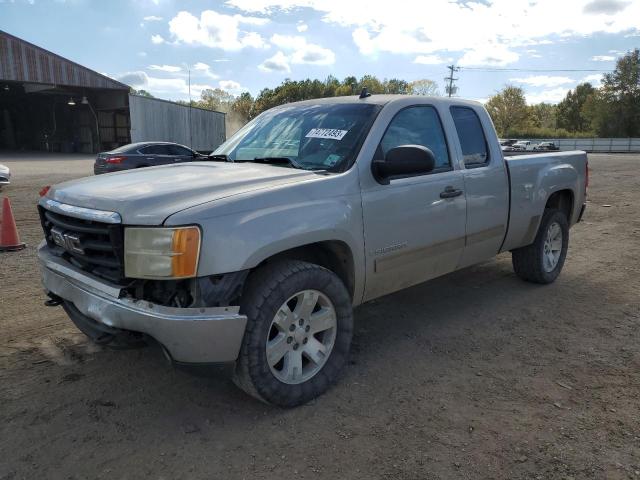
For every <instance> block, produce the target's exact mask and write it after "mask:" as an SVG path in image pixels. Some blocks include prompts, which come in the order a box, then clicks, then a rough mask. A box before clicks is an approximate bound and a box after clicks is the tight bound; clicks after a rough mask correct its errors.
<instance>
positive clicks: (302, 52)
mask: <svg viewBox="0 0 640 480" xmlns="http://www.w3.org/2000/svg"><path fill="white" fill-rule="evenodd" d="M270 40H271V43H273V44H274V45H276V46H278V47H280V48H282V49H283V50H287V51H289V52H290V55H289V62H290V63H295V64H312V65H332V64H333V63H334V62H335V61H336V56H335V54H334V53H333V52H332V51H331V50H329V49H328V48H324V47H321V46H320V45H316V44H314V43H307V40H306V38H304V37H303V36H300V35H295V36H294V35H280V34H277V33H276V34H275V35H273V36H272V37H271V39H270Z"/></svg>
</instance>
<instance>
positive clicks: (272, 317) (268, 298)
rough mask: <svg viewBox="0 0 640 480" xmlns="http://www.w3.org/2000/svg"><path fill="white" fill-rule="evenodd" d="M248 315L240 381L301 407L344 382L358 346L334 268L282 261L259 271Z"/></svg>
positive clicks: (265, 397) (275, 400) (247, 301)
mask: <svg viewBox="0 0 640 480" xmlns="http://www.w3.org/2000/svg"><path fill="white" fill-rule="evenodd" d="M241 312H242V313H244V314H245V315H247V317H248V323H247V329H246V332H245V336H244V339H243V342H242V347H241V350H240V356H239V358H238V361H237V363H236V370H235V376H234V380H235V382H236V384H237V385H238V386H239V387H240V388H242V389H243V390H244V391H246V392H247V393H249V394H250V395H252V396H254V397H256V398H258V399H259V400H262V401H264V402H267V403H271V404H274V405H278V406H283V407H293V406H296V405H301V404H303V403H306V402H308V401H309V400H311V399H313V398H315V397H317V396H319V395H321V394H322V393H324V392H325V391H326V390H327V389H328V388H329V387H330V386H331V385H332V384H333V383H334V382H335V381H336V380H337V378H338V375H339V373H340V370H341V369H342V367H343V366H344V364H345V362H346V360H347V356H348V353H349V348H350V344H351V335H352V331H353V317H352V308H351V298H350V296H349V293H348V292H347V289H346V288H345V286H344V284H343V283H342V281H341V280H340V278H338V277H337V276H336V275H335V274H334V273H333V272H331V271H329V270H327V269H326V268H323V267H320V266H318V265H314V264H311V263H306V262H301V261H282V262H278V263H275V264H273V265H267V266H265V267H262V268H261V269H260V270H258V271H256V272H255V273H254V274H253V275H252V276H251V277H250V278H249V281H248V283H247V289H246V291H245V294H243V301H242V307H241Z"/></svg>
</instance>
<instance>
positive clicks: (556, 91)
mask: <svg viewBox="0 0 640 480" xmlns="http://www.w3.org/2000/svg"><path fill="white" fill-rule="evenodd" d="M569 90H570V89H569V88H565V87H557V88H552V89H549V90H543V91H541V92H526V93H525V97H526V99H527V103H528V104H529V105H534V104H536V103H542V102H544V103H558V102H561V101H562V100H563V99H564V97H566V96H567V92H568V91H569Z"/></svg>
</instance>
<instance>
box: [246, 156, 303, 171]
mask: <svg viewBox="0 0 640 480" xmlns="http://www.w3.org/2000/svg"><path fill="white" fill-rule="evenodd" d="M251 161H252V162H257V163H282V164H285V165H289V166H290V167H293V168H299V169H301V170H306V168H304V167H303V166H302V165H301V164H299V163H298V162H297V161H295V160H294V159H293V158H289V157H256V158H254V159H253V160H251Z"/></svg>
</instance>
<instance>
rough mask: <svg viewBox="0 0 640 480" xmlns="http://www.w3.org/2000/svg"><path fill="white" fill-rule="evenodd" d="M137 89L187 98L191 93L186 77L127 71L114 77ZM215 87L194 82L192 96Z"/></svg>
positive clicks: (161, 95)
mask: <svg viewBox="0 0 640 480" xmlns="http://www.w3.org/2000/svg"><path fill="white" fill-rule="evenodd" d="M114 78H115V79H116V80H118V81H120V82H122V83H125V84H127V85H129V86H131V87H133V88H135V89H141V88H142V89H144V90H147V91H148V92H150V93H151V94H153V95H155V96H158V97H169V98H174V99H175V98H178V99H186V98H188V95H189V84H188V82H187V80H186V79H185V78H184V77H180V78H158V77H152V76H149V75H147V74H146V73H145V72H142V71H137V72H127V73H124V74H122V75H118V76H115V77H114ZM207 88H215V87H214V86H212V85H207V84H199V83H192V84H191V97H192V98H198V97H200V94H201V93H202V91H203V90H205V89H207Z"/></svg>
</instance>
